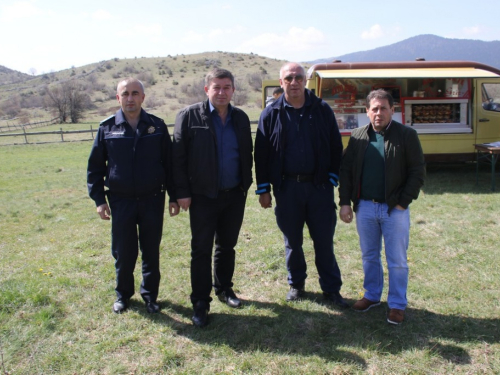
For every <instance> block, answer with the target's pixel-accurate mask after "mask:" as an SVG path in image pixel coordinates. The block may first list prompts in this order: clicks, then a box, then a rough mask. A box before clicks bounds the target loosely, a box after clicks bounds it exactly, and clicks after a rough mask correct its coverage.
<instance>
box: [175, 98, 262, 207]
mask: <svg viewBox="0 0 500 375" xmlns="http://www.w3.org/2000/svg"><path fill="white" fill-rule="evenodd" d="M231 121H232V123H233V126H234V131H235V133H236V138H237V141H238V148H239V152H240V168H241V169H240V172H241V188H242V190H243V191H245V193H246V192H247V191H248V189H249V188H250V185H252V182H253V178H252V167H253V161H252V152H253V144H252V132H251V129H250V120H249V119H248V116H247V115H246V113H245V112H243V111H242V110H241V109H238V108H236V107H232V110H231ZM218 163H219V161H218V156H217V137H216V134H215V128H214V124H213V122H212V117H211V113H210V105H209V103H208V100H206V101H204V102H200V103H196V104H193V105H191V106H188V107H186V108H184V109H183V110H181V111H180V112H179V113H178V114H177V117H176V119H175V127H174V144H173V176H174V185H175V189H176V196H177V198H178V199H180V198H189V197H191V196H192V194H202V195H205V196H207V197H209V198H215V197H217V194H218V192H219V186H218V184H219V167H218V165H219V164H218Z"/></svg>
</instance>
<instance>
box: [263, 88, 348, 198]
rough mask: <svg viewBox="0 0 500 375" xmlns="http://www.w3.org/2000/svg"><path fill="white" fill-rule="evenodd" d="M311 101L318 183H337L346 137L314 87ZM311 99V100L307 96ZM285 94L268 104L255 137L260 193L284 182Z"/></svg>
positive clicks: (310, 124) (306, 92) (308, 91)
mask: <svg viewBox="0 0 500 375" xmlns="http://www.w3.org/2000/svg"><path fill="white" fill-rule="evenodd" d="M305 94H306V98H307V97H308V98H309V100H310V101H311V109H310V112H309V113H310V115H309V118H308V119H307V121H308V122H307V123H306V125H307V126H310V127H311V137H312V139H313V142H314V143H313V147H314V158H315V165H316V170H315V172H314V183H315V184H316V185H319V184H324V183H329V181H330V182H331V183H332V184H333V185H334V186H337V181H338V178H339V177H338V176H339V170H340V162H341V159H342V148H343V147H342V139H341V137H340V132H339V128H338V125H337V121H336V120H335V115H334V114H333V111H332V109H331V107H330V106H329V105H328V104H327V103H325V102H324V101H323V100H322V99H320V98H318V97H317V96H315V95H314V94H313V93H312V92H311V91H310V90H307V89H306V90H305ZM306 102H307V99H306ZM285 111H286V110H285V108H284V95H281V96H280V97H279V98H278V99H277V100H276V101H275V102H274V103H273V104H271V105H269V106H267V107H266V108H265V109H264V111H263V112H262V114H261V115H260V119H259V128H258V130H257V136H256V138H255V173H256V177H257V191H256V193H257V194H262V193H267V192H270V191H271V186H270V185H273V188H274V189H278V190H279V188H280V186H281V183H282V181H283V173H284V172H283V163H284V154H285V148H286V142H285V139H286V134H285V132H286V129H285V126H286V124H287V122H286V113H285Z"/></svg>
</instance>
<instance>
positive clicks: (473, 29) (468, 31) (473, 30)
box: [462, 26, 481, 36]
mask: <svg viewBox="0 0 500 375" xmlns="http://www.w3.org/2000/svg"><path fill="white" fill-rule="evenodd" d="M462 30H463V32H464V34H465V35H469V36H471V35H477V34H481V28H480V27H479V26H470V27H464V28H463V29H462Z"/></svg>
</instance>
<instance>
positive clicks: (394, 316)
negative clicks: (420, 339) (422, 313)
mask: <svg viewBox="0 0 500 375" xmlns="http://www.w3.org/2000/svg"><path fill="white" fill-rule="evenodd" d="M404 319H405V311H404V310H400V309H390V310H389V315H387V321H388V322H389V323H391V324H396V325H398V324H401V323H403V320H404Z"/></svg>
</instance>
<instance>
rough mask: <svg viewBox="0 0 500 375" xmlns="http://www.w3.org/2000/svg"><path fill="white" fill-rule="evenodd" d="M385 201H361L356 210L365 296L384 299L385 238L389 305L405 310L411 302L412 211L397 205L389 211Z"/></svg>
mask: <svg viewBox="0 0 500 375" xmlns="http://www.w3.org/2000/svg"><path fill="white" fill-rule="evenodd" d="M387 211H388V206H387V204H385V203H374V202H372V201H368V200H361V201H360V202H359V205H358V208H357V210H356V227H357V230H358V234H359V243H360V247H361V256H362V260H363V271H364V273H365V279H364V282H363V287H364V289H365V295H364V296H365V298H367V299H369V300H370V301H380V297H381V296H382V289H383V287H384V272H383V268H382V261H381V251H382V238H383V239H384V247H385V257H386V260H387V268H388V272H389V293H388V296H387V303H388V305H389V308H395V309H400V310H404V309H405V308H406V305H407V303H408V301H407V299H406V289H407V287H408V263H407V250H408V243H409V239H410V210H409V208H408V209H406V210H404V211H402V210H398V209H397V208H394V209H392V210H391V212H390V214H388V213H387Z"/></svg>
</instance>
